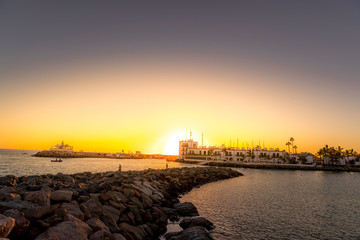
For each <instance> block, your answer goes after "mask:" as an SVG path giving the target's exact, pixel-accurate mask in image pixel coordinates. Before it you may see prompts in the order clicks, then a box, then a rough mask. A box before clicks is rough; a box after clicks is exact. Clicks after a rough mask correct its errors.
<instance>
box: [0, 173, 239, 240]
mask: <svg viewBox="0 0 360 240" xmlns="http://www.w3.org/2000/svg"><path fill="white" fill-rule="evenodd" d="M241 175H242V174H241V173H239V172H237V171H234V170H231V169H228V168H216V167H201V168H200V167H198V168H172V169H165V170H153V169H148V170H144V171H128V172H105V173H88V172H85V173H77V174H69V175H68V174H61V173H58V174H56V175H51V174H48V175H41V176H23V177H16V176H6V177H1V178H0V201H1V202H0V238H9V239H24V240H27V239H29V240H32V239H36V240H45V239H46V240H56V239H58V240H72V239H74V240H75V239H76V240H82V239H84V240H85V239H90V240H98V239H99V240H100V239H102V240H104V239H109V240H124V239H127V240H132V239H134V240H142V239H159V237H160V236H161V235H163V234H164V233H165V232H166V229H167V228H166V226H167V224H168V221H177V220H179V216H198V213H197V209H196V207H195V206H194V205H193V204H192V203H189V202H185V203H180V202H179V200H178V197H179V195H180V194H183V193H186V192H188V191H190V190H191V189H192V188H193V187H196V186H200V185H203V184H205V183H209V182H214V181H218V180H222V179H228V178H233V177H238V176H241ZM180 226H181V227H182V228H183V229H184V230H183V231H180V232H175V233H168V234H166V235H165V238H166V239H169V240H182V239H197V240H200V239H212V237H211V236H210V234H209V232H208V230H210V229H212V228H213V227H214V226H213V225H212V223H211V222H209V221H208V220H206V219H204V218H201V217H195V218H190V219H184V220H182V221H181V222H180Z"/></svg>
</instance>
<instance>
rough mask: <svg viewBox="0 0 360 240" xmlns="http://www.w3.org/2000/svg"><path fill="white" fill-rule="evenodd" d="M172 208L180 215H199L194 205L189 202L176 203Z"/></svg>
mask: <svg viewBox="0 0 360 240" xmlns="http://www.w3.org/2000/svg"><path fill="white" fill-rule="evenodd" d="M174 208H175V210H176V212H177V213H178V214H179V215H180V216H199V213H198V211H197V209H196V207H195V206H194V204H192V203H191V202H184V203H176V204H174Z"/></svg>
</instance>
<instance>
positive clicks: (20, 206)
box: [0, 200, 36, 212]
mask: <svg viewBox="0 0 360 240" xmlns="http://www.w3.org/2000/svg"><path fill="white" fill-rule="evenodd" d="M34 206H36V204H34V203H31V202H27V201H22V200H13V201H10V202H0V211H1V212H2V211H5V210H7V209H17V210H19V211H24V210H25V209H27V208H31V207H34Z"/></svg>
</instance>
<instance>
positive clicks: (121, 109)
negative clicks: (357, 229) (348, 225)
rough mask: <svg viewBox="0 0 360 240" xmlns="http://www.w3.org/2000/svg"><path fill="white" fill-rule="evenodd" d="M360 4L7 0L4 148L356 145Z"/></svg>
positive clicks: (359, 132)
mask: <svg viewBox="0 0 360 240" xmlns="http://www.w3.org/2000/svg"><path fill="white" fill-rule="evenodd" d="M359 12H360V3H359V2H358V1H350V0H349V1H331V0H326V1H322V0H318V1H311V0H305V1H280V0H279V1H258V0H256V1H253V0H249V1H75V2H74V1H66V0H65V1H0V148H18V149H36V150H42V149H48V148H50V147H51V146H52V145H55V144H57V143H60V142H61V141H62V140H64V141H65V143H68V144H70V145H73V146H74V149H75V150H84V151H102V152H119V151H121V150H125V151H126V152H127V151H137V150H139V151H142V152H145V153H167V154H176V153H178V140H180V139H184V138H186V137H189V132H190V130H191V131H192V133H193V137H194V139H195V140H198V141H201V135H202V133H203V134H204V145H221V144H225V145H227V146H229V145H230V141H231V143H232V145H234V146H236V144H235V143H237V142H238V144H239V146H240V147H241V146H246V145H247V144H248V145H250V146H251V145H252V144H254V145H257V144H258V143H259V142H260V143H261V145H265V147H279V148H280V149H286V146H285V143H286V142H287V141H289V138H290V137H294V139H295V141H294V144H295V145H297V147H298V151H300V152H302V151H310V152H313V153H315V152H316V151H317V150H318V149H319V148H320V147H323V146H324V145H325V144H328V145H330V146H338V145H341V146H343V147H345V148H354V149H355V150H357V151H360V138H359V136H360V127H359V122H360V111H358V104H359V103H360V94H359V90H360V67H359V66H360V47H359V43H360V14H359Z"/></svg>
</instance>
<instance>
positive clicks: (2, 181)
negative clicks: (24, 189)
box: [0, 175, 18, 187]
mask: <svg viewBox="0 0 360 240" xmlns="http://www.w3.org/2000/svg"><path fill="white" fill-rule="evenodd" d="M17 182H18V177H17V176H14V175H7V176H5V177H0V185H5V186H11V187H15V185H16V183H17Z"/></svg>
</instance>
